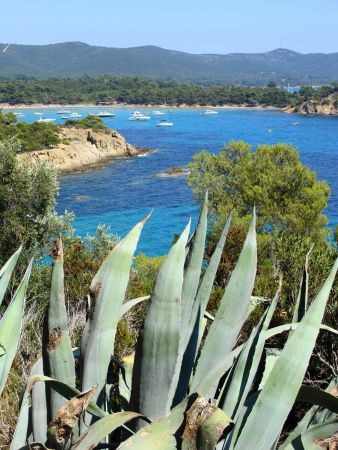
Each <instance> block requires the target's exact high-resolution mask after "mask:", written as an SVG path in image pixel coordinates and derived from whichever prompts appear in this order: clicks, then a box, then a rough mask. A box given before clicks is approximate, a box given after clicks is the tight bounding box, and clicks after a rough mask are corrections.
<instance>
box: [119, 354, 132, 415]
mask: <svg viewBox="0 0 338 450" xmlns="http://www.w3.org/2000/svg"><path fill="white" fill-rule="evenodd" d="M134 358H135V353H132V354H131V355H129V356H125V357H124V358H123V370H121V372H120V379H119V391H120V396H121V397H122V399H123V400H124V401H125V402H126V404H125V405H123V409H125V408H126V407H127V404H128V403H129V400H130V393H131V391H130V388H131V383H132V376H133V366H134Z"/></svg>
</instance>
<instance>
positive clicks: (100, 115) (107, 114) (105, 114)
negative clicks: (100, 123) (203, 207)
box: [96, 111, 115, 117]
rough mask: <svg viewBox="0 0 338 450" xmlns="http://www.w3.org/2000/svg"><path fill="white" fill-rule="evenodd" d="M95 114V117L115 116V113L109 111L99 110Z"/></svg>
mask: <svg viewBox="0 0 338 450" xmlns="http://www.w3.org/2000/svg"><path fill="white" fill-rule="evenodd" d="M96 115H97V117H114V116H115V114H114V113H112V112H110V111H100V112H99V113H97V114H96Z"/></svg>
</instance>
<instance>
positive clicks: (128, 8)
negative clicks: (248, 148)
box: [0, 0, 338, 54]
mask: <svg viewBox="0 0 338 450" xmlns="http://www.w3.org/2000/svg"><path fill="white" fill-rule="evenodd" d="M66 41H81V42H86V43H88V44H92V45H99V46H106V47H133V46H141V45H158V46H160V47H163V48H167V49H172V50H181V51H186V52H190V53H221V54H224V53H233V52H248V53H255V52H265V51H269V50H273V49H276V48H279V47H282V48H289V49H291V50H295V51H299V52H301V53H312V52H324V53H330V52H338V0H203V1H202V0H195V1H192V0H91V1H88V0H57V1H48V0H30V1H28V0H15V1H7V0H0V42H1V43H17V44H50V43H57V42H66Z"/></svg>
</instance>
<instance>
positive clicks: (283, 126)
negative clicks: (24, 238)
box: [22, 108, 338, 255]
mask: <svg viewBox="0 0 338 450" xmlns="http://www.w3.org/2000/svg"><path fill="white" fill-rule="evenodd" d="M77 110H78V111H79V112H80V113H82V114H83V116H85V115H87V114H88V113H90V112H94V113H95V112H98V109H96V108H91V109H81V108H80V109H77ZM143 110H146V108H143ZM40 111H41V110H40ZM114 112H115V113H116V116H115V117H114V118H112V119H106V120H105V122H106V124H107V125H108V126H110V127H112V128H115V129H116V130H117V131H119V132H120V133H121V134H122V135H124V136H125V137H126V139H127V140H128V142H130V143H132V144H134V145H136V146H139V147H147V148H152V149H156V152H153V153H151V154H149V155H148V156H147V157H142V158H132V159H118V160H113V161H112V162H110V163H109V164H107V165H106V166H105V167H102V168H99V169H96V170H93V171H91V172H85V173H80V174H71V175H65V176H62V177H61V178H60V181H61V191H60V195H59V198H58V206H57V209H58V211H59V212H63V211H64V210H65V209H67V210H70V211H74V213H75V214H76V220H75V227H76V230H77V233H78V234H80V235H82V236H83V235H86V234H87V233H89V234H93V233H94V232H95V229H96V227H97V225H98V224H100V223H104V224H106V225H109V226H110V229H111V232H112V233H114V234H118V235H121V236H122V235H123V234H125V233H126V232H127V231H128V230H129V229H130V228H131V227H132V226H133V225H134V224H135V223H136V222H137V221H139V220H141V219H142V218H143V217H144V216H145V215H146V214H147V213H148V212H149V210H151V209H152V208H154V212H153V215H152V217H151V219H150V220H149V221H148V223H147V224H146V226H145V228H144V231H143V233H142V237H141V240H140V245H139V251H143V252H145V253H147V254H148V255H158V254H163V253H165V252H167V251H168V248H169V247H170V244H171V242H172V239H173V236H174V234H175V233H178V232H180V231H182V230H183V228H184V226H185V225H186V223H187V221H188V220H189V217H192V219H193V224H195V223H196V219H197V215H198V212H197V207H196V205H195V203H194V200H193V198H192V194H191V191H190V189H189V188H188V187H187V186H186V182H185V179H184V178H181V177H178V178H171V177H158V176H156V175H158V174H159V173H161V172H163V171H165V170H167V169H169V168H171V167H173V166H185V165H187V164H188V163H189V162H190V161H191V159H192V156H193V155H194V154H195V153H197V152H199V151H200V150H202V149H206V150H208V151H209V152H213V153H217V152H219V151H220V150H221V149H222V146H223V144H224V143H225V142H228V141H230V140H232V139H233V140H240V139H243V140H245V141H247V142H249V143H250V144H252V145H253V146H256V145H257V144H260V143H267V144H273V143H278V142H286V143H290V144H293V145H294V146H295V147H297V148H298V150H299V151H300V155H301V160H302V161H303V163H305V164H307V165H308V166H309V167H310V168H311V169H314V170H316V171H317V173H318V177H319V178H320V179H326V180H327V181H328V183H329V185H330V187H331V198H330V202H329V206H328V209H327V214H328V216H329V220H330V224H331V225H333V224H337V223H338V178H337V173H338V170H337V169H338V118H337V117H319V116H317V117H303V116H294V115H288V114H284V113H281V112H277V111H264V110H245V109H244V110H241V109H225V110H220V112H219V114H218V115H210V116H208V115H206V116H205V115H203V114H201V111H200V110H192V109H175V110H173V111H171V112H169V114H168V116H169V119H170V120H171V121H173V122H174V127H173V128H167V129H166V128H158V127H156V126H155V125H156V118H152V120H151V121H149V122H147V123H144V122H130V121H128V120H127V119H128V116H129V114H130V112H131V110H130V109H128V108H123V109H122V108H114ZM24 113H25V116H24V117H23V118H22V119H23V120H27V121H33V120H36V118H37V116H36V115H34V114H33V113H34V111H24ZM44 117H58V116H57V115H56V110H55V111H51V110H48V111H46V114H45V116H44ZM58 120H59V118H58ZM295 122H298V124H297V125H294V123H295Z"/></svg>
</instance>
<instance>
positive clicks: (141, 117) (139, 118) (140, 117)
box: [128, 111, 151, 122]
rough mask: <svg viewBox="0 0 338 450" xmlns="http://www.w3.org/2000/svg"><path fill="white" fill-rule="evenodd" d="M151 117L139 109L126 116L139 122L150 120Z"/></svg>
mask: <svg viewBox="0 0 338 450" xmlns="http://www.w3.org/2000/svg"><path fill="white" fill-rule="evenodd" d="M150 119H151V117H150V116H146V115H145V114H143V113H142V112H140V111H134V112H133V113H132V114H131V115H130V116H129V118H128V120H137V121H140V122H144V121H146V120H150Z"/></svg>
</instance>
